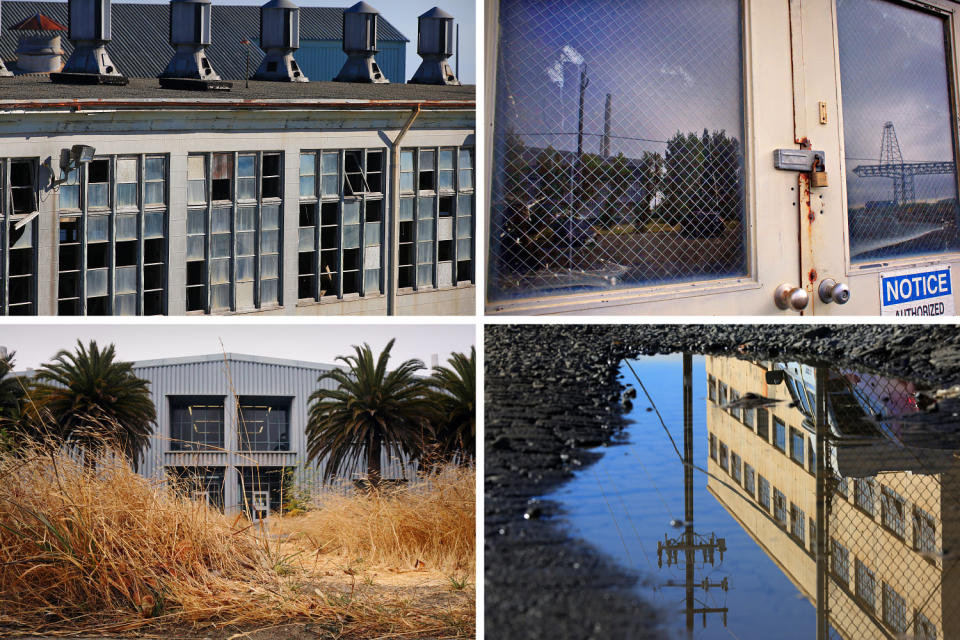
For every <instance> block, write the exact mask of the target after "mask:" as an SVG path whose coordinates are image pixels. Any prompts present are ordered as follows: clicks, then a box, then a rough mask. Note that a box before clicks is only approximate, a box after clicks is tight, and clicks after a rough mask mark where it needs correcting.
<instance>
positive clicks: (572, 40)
mask: <svg viewBox="0 0 960 640" xmlns="http://www.w3.org/2000/svg"><path fill="white" fill-rule="evenodd" d="M741 4H742V3H741V2H739V1H738V0H713V1H711V2H697V3H693V4H691V3H689V2H677V0H646V1H645V2H627V1H619V2H616V1H613V0H600V1H598V2H592V3H589V4H585V3H583V2H580V1H579V0H557V1H555V2H549V3H546V2H529V1H524V0H502V1H501V2H500V16H499V17H500V20H499V24H500V34H499V35H500V37H499V41H498V46H499V55H498V56H497V63H498V68H497V73H496V100H497V104H496V105H495V109H494V112H495V114H496V115H495V121H494V140H493V145H492V149H493V150H494V157H493V167H492V169H491V172H492V175H491V177H492V193H491V194H490V199H489V202H490V257H491V260H490V266H489V277H488V278H487V282H488V283H489V296H488V297H489V298H490V299H491V300H498V299H507V298H518V297H527V296H534V295H536V296H544V295H559V294H563V295H569V294H570V292H571V290H573V289H574V288H576V289H577V290H580V291H583V290H606V289H613V288H631V287H637V286H639V285H652V284H661V283H676V282H690V281H699V280H705V279H720V278H725V277H730V276H737V275H743V274H745V273H746V272H747V255H748V254H747V249H746V224H745V214H744V198H743V185H742V175H743V170H742V165H743V151H742V150H743V122H742V114H743V108H742V60H741V51H742V39H741V24H742V20H741V11H740V9H741ZM705 14H709V16H710V19H709V20H704V19H702V17H703V15H705ZM638 42H642V46H638V44H637V43H638ZM584 71H585V72H586V74H587V78H588V79H589V89H587V92H586V94H585V96H586V100H587V101H588V102H587V103H585V104H586V105H587V106H585V108H584V111H583V118H584V120H583V131H584V132H586V133H588V134H600V135H589V136H587V137H585V138H584V139H583V143H582V148H583V151H584V152H585V153H583V157H582V162H581V161H578V159H577V153H578V135H577V131H578V120H579V117H578V116H579V113H578V103H579V93H580V77H581V73H582V72H584ZM625 87H630V90H629V91H628V92H625ZM607 94H612V95H613V101H614V103H613V104H614V113H615V116H614V118H613V120H612V124H611V127H612V130H611V133H610V136H609V137H607V138H606V139H604V137H603V136H602V134H601V132H602V131H603V130H604V109H603V96H605V95H607ZM649 105H656V106H655V107H653V108H650V107H649ZM705 132H706V133H705ZM598 183H599V184H598ZM601 194H602V195H601ZM528 207H529V208H530V210H529V211H528ZM615 228H616V229H617V232H616V233H611V231H613V230H614V229H615ZM561 257H562V259H561ZM584 272H590V273H591V274H593V278H595V280H596V281H595V282H594V283H593V284H585V283H584V278H583V275H584ZM546 282H549V283H550V285H549V287H548V286H545V283H546Z"/></svg>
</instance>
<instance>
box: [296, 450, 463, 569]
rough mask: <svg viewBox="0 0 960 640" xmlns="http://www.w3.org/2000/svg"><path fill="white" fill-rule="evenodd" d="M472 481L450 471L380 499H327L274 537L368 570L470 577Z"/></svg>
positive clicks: (334, 496) (458, 469)
mask: <svg viewBox="0 0 960 640" xmlns="http://www.w3.org/2000/svg"><path fill="white" fill-rule="evenodd" d="M475 486H476V473H475V471H474V469H472V468H463V467H457V466H454V465H448V466H446V467H444V468H443V469H442V470H441V471H440V472H439V473H436V474H430V475H428V476H425V477H423V478H420V479H418V480H417V481H416V482H414V483H411V484H409V485H405V486H401V487H399V488H392V489H388V490H384V491H380V492H371V493H353V494H350V495H338V494H330V495H325V496H323V497H322V499H321V501H319V503H318V508H317V509H316V510H314V511H310V512H308V513H307V514H305V515H302V516H296V517H290V518H284V519H283V520H281V521H280V522H279V523H278V527H279V530H280V531H282V532H284V533H292V534H296V535H295V537H296V538H298V539H299V540H300V541H301V542H303V541H308V542H309V543H310V544H311V545H312V546H313V547H314V548H316V549H319V550H321V551H322V552H323V553H340V554H343V555H346V556H350V557H352V558H363V560H364V561H365V562H366V563H370V564H377V565H385V566H395V567H407V568H416V567H418V566H423V565H426V566H428V567H430V568H432V569H437V570H442V571H446V572H449V573H451V574H456V575H461V574H464V575H465V574H470V575H471V576H472V574H473V571H474V567H475V563H476V544H475V540H476V528H475V527H476V519H475V518H476V515H475V514H476V489H475Z"/></svg>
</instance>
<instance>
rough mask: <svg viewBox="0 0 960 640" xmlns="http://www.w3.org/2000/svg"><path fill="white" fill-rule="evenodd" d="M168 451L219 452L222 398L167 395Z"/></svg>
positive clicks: (221, 436)
mask: <svg viewBox="0 0 960 640" xmlns="http://www.w3.org/2000/svg"><path fill="white" fill-rule="evenodd" d="M169 402H170V450H171V451H220V450H223V397H222V396H171V397H170V398H169Z"/></svg>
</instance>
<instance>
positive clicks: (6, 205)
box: [0, 157, 40, 316]
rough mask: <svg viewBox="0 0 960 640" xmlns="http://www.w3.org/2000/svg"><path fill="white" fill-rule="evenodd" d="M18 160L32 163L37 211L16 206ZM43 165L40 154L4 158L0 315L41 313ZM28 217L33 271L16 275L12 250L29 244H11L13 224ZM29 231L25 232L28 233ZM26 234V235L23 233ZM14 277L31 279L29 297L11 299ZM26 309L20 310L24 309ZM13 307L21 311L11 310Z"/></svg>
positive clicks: (1, 161)
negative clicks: (15, 165)
mask: <svg viewBox="0 0 960 640" xmlns="http://www.w3.org/2000/svg"><path fill="white" fill-rule="evenodd" d="M15 162H26V163H28V165H29V167H30V172H31V177H32V179H33V189H32V198H33V207H34V209H33V211H28V212H17V211H16V210H15V207H14V195H13V189H14V187H13V183H12V182H11V172H12V165H13V163H15ZM39 166H40V158H34V157H11V158H0V185H3V197H2V198H0V315H4V316H9V315H15V316H16V315H27V316H29V315H38V313H39V309H38V290H39V283H38V279H39V278H38V276H39V266H40V262H39V256H38V253H39V247H38V246H37V245H38V242H39V236H40V234H39V229H38V226H39V225H37V224H36V220H37V212H38V210H39V207H40V197H39V188H38V184H37V173H38V169H39ZM25 219H27V220H28V221H27V223H26V224H25V225H24V227H26V228H27V231H26V234H29V250H30V253H31V256H30V258H29V261H28V267H29V273H26V274H17V275H13V274H12V273H11V265H12V260H11V253H12V252H13V251H21V250H23V249H24V248H25V247H18V248H16V249H14V248H13V247H11V246H10V240H11V233H12V231H13V230H14V229H13V227H14V226H16V225H17V224H18V223H20V222H22V221H23V220H25ZM26 234H25V235H26ZM21 237H22V236H21ZM14 279H23V280H26V281H28V284H27V285H26V287H27V288H26V291H27V301H26V302H16V303H13V302H11V301H10V298H11V287H10V284H11V281H12V280H14ZM21 308H22V309H24V310H25V311H24V312H22V313H20V312H19V310H20V309H21ZM11 309H14V310H16V311H18V312H17V313H10V311H11Z"/></svg>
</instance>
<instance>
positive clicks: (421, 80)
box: [409, 7, 460, 86]
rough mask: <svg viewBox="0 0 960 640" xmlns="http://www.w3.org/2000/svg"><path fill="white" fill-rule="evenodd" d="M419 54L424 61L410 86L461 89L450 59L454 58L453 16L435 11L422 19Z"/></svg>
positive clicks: (420, 19) (418, 40)
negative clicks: (434, 85)
mask: <svg viewBox="0 0 960 640" xmlns="http://www.w3.org/2000/svg"><path fill="white" fill-rule="evenodd" d="M417 54H418V55H419V56H420V57H421V58H423V62H421V63H420V67H419V68H418V69H417V72H416V73H415V74H413V77H412V78H410V80H409V83H410V84H446V85H457V86H459V85H460V81H459V80H457V76H456V75H455V74H454V73H453V69H451V68H450V63H448V62H447V59H448V58H449V57H450V56H452V55H453V16H452V15H450V14H449V13H447V12H446V11H444V10H443V9H441V8H440V7H434V8H433V9H430V11H427V12H426V13H425V14H423V15H422V16H420V18H419V20H418V26H417Z"/></svg>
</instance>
